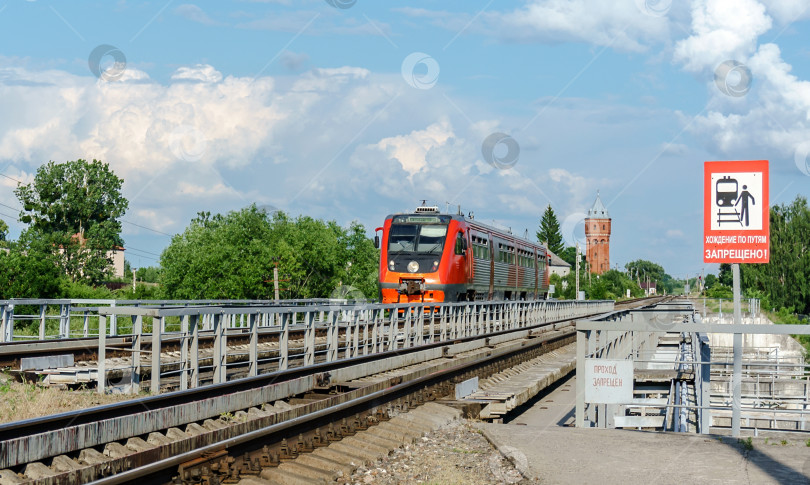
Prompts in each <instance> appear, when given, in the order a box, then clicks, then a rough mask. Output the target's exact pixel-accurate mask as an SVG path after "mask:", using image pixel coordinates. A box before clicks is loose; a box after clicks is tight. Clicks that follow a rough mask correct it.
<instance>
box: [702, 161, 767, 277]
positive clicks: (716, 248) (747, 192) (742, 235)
mask: <svg viewBox="0 0 810 485" xmlns="http://www.w3.org/2000/svg"><path fill="white" fill-rule="evenodd" d="M703 184H704V185H703V193H704V200H703V239H704V241H703V261H704V262H706V263H767V262H768V261H770V251H769V250H770V224H769V222H770V218H769V211H770V206H769V205H768V161H767V160H749V161H739V162H706V163H705V164H704V167H703Z"/></svg>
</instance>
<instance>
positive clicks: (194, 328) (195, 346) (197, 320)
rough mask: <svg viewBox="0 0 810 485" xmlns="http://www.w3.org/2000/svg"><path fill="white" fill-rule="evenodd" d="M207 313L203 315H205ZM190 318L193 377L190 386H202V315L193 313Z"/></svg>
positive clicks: (190, 353) (190, 352)
mask: <svg viewBox="0 0 810 485" xmlns="http://www.w3.org/2000/svg"><path fill="white" fill-rule="evenodd" d="M204 316H205V315H203V317H204ZM190 317H191V318H189V322H188V324H189V327H190V328H189V333H190V334H191V349H189V357H191V366H190V367H191V378H190V379H189V381H190V382H189V386H191V387H192V388H197V387H200V324H201V323H202V322H201V317H200V315H191V316H190Z"/></svg>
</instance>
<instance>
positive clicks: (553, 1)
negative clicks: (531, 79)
mask: <svg viewBox="0 0 810 485" xmlns="http://www.w3.org/2000/svg"><path fill="white" fill-rule="evenodd" d="M397 11H399V12H400V13H402V14H405V15H408V16H410V17H413V18H419V19H424V20H428V21H430V22H432V23H433V24H435V25H438V26H441V27H444V28H446V29H448V30H450V31H455V32H474V33H478V34H483V35H492V36H495V37H498V38H501V39H504V40H507V41H517V42H543V43H552V44H557V43H561V42H586V43H591V44H595V45H602V46H611V47H613V48H616V49H620V50H628V51H646V50H647V49H648V48H649V46H650V45H652V44H659V43H662V42H667V41H668V40H669V38H670V29H671V23H672V22H673V20H672V19H671V17H670V16H668V15H661V16H654V15H648V14H645V13H644V12H643V10H642V7H640V6H639V5H637V2H633V1H622V2H605V1H603V0H529V1H526V2H525V5H523V6H521V7H520V8H517V9H515V10H512V11H505V12H484V13H483V14H481V15H480V16H473V15H471V14H460V13H455V12H443V11H430V10H425V9H420V8H400V9H397ZM663 13H666V12H663Z"/></svg>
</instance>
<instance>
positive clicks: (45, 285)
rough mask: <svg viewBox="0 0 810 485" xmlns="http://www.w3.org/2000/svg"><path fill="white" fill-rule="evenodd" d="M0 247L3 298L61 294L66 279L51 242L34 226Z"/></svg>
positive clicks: (0, 276) (0, 286) (55, 295)
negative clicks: (63, 281) (4, 248)
mask: <svg viewBox="0 0 810 485" xmlns="http://www.w3.org/2000/svg"><path fill="white" fill-rule="evenodd" d="M7 249H8V251H6V250H0V281H2V282H3V283H2V284H0V299H8V298H57V297H59V296H60V283H61V281H62V280H63V279H64V276H63V274H62V272H61V271H60V269H59V267H58V266H57V264H56V261H55V256H54V253H53V251H52V249H51V247H50V245H49V244H48V243H47V242H46V241H43V240H42V239H41V238H39V237H38V236H37V235H36V234H34V233H32V232H31V231H30V230H28V231H24V232H23V233H22V234H21V235H20V239H19V240H18V241H16V242H11V243H9V244H8V248H7Z"/></svg>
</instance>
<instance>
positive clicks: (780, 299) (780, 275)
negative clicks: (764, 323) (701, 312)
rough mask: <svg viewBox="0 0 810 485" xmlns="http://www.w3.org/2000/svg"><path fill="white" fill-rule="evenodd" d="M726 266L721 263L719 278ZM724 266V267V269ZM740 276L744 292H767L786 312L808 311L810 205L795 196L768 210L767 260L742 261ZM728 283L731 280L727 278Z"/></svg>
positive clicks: (727, 271)
mask: <svg viewBox="0 0 810 485" xmlns="http://www.w3.org/2000/svg"><path fill="white" fill-rule="evenodd" d="M727 267H728V269H726V268H724V265H721V267H720V270H721V273H720V276H721V282H722V280H723V276H724V275H729V278H728V279H729V280H730V273H731V271H730V265H728V266H727ZM724 269H725V271H724ZM740 279H741V287H742V290H743V291H744V292H745V293H746V294H754V293H756V292H759V294H763V295H766V296H767V297H768V298H767V301H768V303H769V304H770V305H771V307H772V308H777V309H779V308H784V309H786V310H787V311H788V312H789V313H790V312H798V313H810V207H808V205H807V199H805V198H804V197H800V196H799V197H796V199H795V200H794V201H793V202H791V203H789V204H782V205H776V206H773V207H771V211H770V263H768V264H741V265H740ZM729 285H730V281H729Z"/></svg>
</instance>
